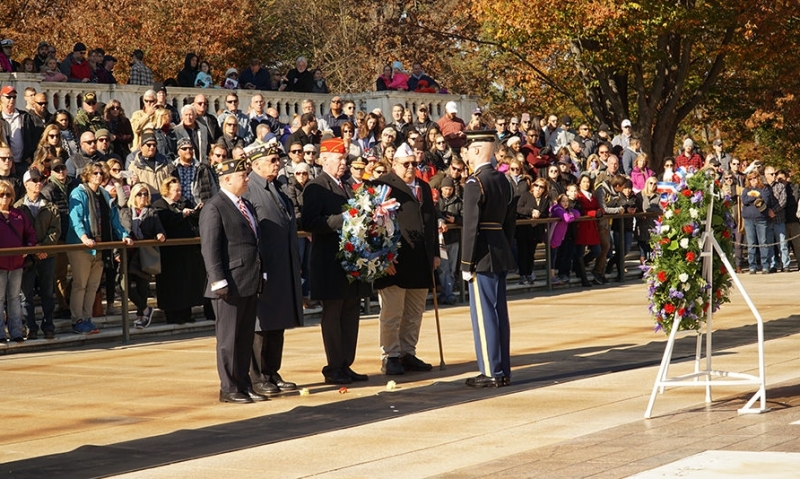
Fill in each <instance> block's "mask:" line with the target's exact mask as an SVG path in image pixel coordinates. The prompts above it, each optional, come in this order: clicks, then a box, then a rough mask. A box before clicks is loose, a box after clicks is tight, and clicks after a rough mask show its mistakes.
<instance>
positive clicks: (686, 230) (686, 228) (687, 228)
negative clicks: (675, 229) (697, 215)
mask: <svg viewBox="0 0 800 479" xmlns="http://www.w3.org/2000/svg"><path fill="white" fill-rule="evenodd" d="M681 229H682V230H683V232H684V233H686V234H687V235H690V234H692V231H694V228H692V225H684V226H683V228H681Z"/></svg>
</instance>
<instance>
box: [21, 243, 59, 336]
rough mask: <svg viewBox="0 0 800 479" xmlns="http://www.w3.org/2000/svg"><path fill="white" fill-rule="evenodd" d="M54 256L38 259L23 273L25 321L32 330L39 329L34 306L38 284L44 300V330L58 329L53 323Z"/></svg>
mask: <svg viewBox="0 0 800 479" xmlns="http://www.w3.org/2000/svg"><path fill="white" fill-rule="evenodd" d="M55 261H56V260H55V257H54V256H49V257H47V258H45V259H41V260H40V259H37V260H36V261H34V263H33V267H32V268H31V269H30V270H28V271H25V272H23V273H22V309H23V310H24V311H25V321H26V322H27V323H28V330H29V331H31V332H37V331H39V327H38V326H37V325H36V313H35V311H34V306H33V297H34V296H35V295H36V286H39V298H41V300H42V312H43V313H44V316H43V318H42V331H45V332H47V331H50V332H53V331H55V330H56V327H55V325H53V310H54V309H55V307H56V301H55V292H54V291H53V286H54V284H55V279H54V275H55V268H56V262H55Z"/></svg>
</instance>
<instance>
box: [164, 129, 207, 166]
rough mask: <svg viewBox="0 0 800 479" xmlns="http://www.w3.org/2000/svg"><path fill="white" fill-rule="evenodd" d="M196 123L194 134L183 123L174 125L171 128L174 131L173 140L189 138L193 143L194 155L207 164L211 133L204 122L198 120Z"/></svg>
mask: <svg viewBox="0 0 800 479" xmlns="http://www.w3.org/2000/svg"><path fill="white" fill-rule="evenodd" d="M195 124H196V125H197V128H196V131H197V133H196V134H195V132H194V131H192V130H189V129H187V128H186V127H185V126H184V125H183V123H181V124H180V125H178V126H176V127H175V129H174V130H173V131H174V132H175V140H176V141H179V140H180V139H181V138H189V139H190V140H192V145H194V156H195V157H196V158H197V159H198V160H200V163H206V164H208V152H209V149H210V147H211V143H212V141H211V133H209V131H208V127H207V126H206V125H205V123H201V122H199V121H197V122H195Z"/></svg>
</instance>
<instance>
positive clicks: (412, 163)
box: [398, 161, 417, 169]
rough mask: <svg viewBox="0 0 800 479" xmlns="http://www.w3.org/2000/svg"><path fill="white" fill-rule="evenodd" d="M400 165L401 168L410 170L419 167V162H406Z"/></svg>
mask: <svg viewBox="0 0 800 479" xmlns="http://www.w3.org/2000/svg"><path fill="white" fill-rule="evenodd" d="M398 164H399V165H400V166H402V167H403V168H405V169H409V168H413V167H415V166H417V162H416V161H404V162H402V163H398Z"/></svg>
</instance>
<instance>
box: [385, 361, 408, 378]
mask: <svg viewBox="0 0 800 479" xmlns="http://www.w3.org/2000/svg"><path fill="white" fill-rule="evenodd" d="M381 371H382V372H383V374H386V375H387V376H399V375H401V374H405V373H406V370H405V368H404V367H403V365H402V364H400V358H384V360H383V365H382V366H381Z"/></svg>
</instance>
